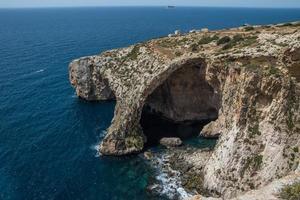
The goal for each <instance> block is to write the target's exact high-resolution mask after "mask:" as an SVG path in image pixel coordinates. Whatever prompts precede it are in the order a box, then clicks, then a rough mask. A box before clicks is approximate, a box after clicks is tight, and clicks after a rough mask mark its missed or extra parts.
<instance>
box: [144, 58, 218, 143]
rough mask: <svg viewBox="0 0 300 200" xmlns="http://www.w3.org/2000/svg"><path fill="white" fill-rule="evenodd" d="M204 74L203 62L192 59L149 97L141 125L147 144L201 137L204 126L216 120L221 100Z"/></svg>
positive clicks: (204, 65) (204, 64) (204, 66)
mask: <svg viewBox="0 0 300 200" xmlns="http://www.w3.org/2000/svg"><path fill="white" fill-rule="evenodd" d="M205 75H206V63H205V62H204V60H201V59H194V60H191V61H189V62H186V63H184V64H183V65H182V66H181V67H179V68H178V69H177V70H175V71H174V72H172V73H171V74H170V75H169V77H168V78H167V79H166V80H165V81H164V82H163V83H161V85H159V86H158V87H157V88H156V89H155V90H154V91H153V92H152V93H150V94H149V95H148V97H147V99H146V101H145V105H144V108H143V112H142V116H141V122H140V123H141V125H142V128H143V132H144V134H145V135H146V137H147V143H148V142H149V143H151V144H152V143H156V142H157V141H158V140H159V139H160V138H161V137H170V136H176V137H180V138H186V137H189V136H191V135H196V134H197V135H198V134H199V132H200V130H201V128H202V127H203V125H205V124H207V123H208V122H210V121H211V120H216V119H217V117H218V110H219V106H220V103H219V102H220V97H219V95H218V93H216V92H215V90H214V88H213V87H212V86H211V85H210V84H209V83H208V82H207V80H206V79H205V77H206V76H205Z"/></svg>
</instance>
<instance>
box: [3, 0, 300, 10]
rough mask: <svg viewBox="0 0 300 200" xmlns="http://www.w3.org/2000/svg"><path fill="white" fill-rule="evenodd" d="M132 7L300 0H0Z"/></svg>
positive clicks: (297, 2)
mask: <svg viewBox="0 0 300 200" xmlns="http://www.w3.org/2000/svg"><path fill="white" fill-rule="evenodd" d="M133 5H138V6H154V5H163V6H165V5H177V6H229V7H277V8H278V7H279V8H280V7H289V8H300V0H0V7H65V6H133Z"/></svg>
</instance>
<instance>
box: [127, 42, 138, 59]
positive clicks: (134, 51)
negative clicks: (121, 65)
mask: <svg viewBox="0 0 300 200" xmlns="http://www.w3.org/2000/svg"><path fill="white" fill-rule="evenodd" d="M139 52H140V46H139V45H135V46H134V47H133V49H132V50H131V52H130V53H129V54H128V55H127V57H128V58H129V59H131V60H136V59H137V57H138V55H139Z"/></svg>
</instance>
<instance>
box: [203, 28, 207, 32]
mask: <svg viewBox="0 0 300 200" xmlns="http://www.w3.org/2000/svg"><path fill="white" fill-rule="evenodd" d="M208 31H209V30H208V28H202V29H201V32H208Z"/></svg>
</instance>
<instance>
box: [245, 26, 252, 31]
mask: <svg viewBox="0 0 300 200" xmlns="http://www.w3.org/2000/svg"><path fill="white" fill-rule="evenodd" d="M244 29H245V31H253V30H254V27H253V26H246V27H245V28H244Z"/></svg>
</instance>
